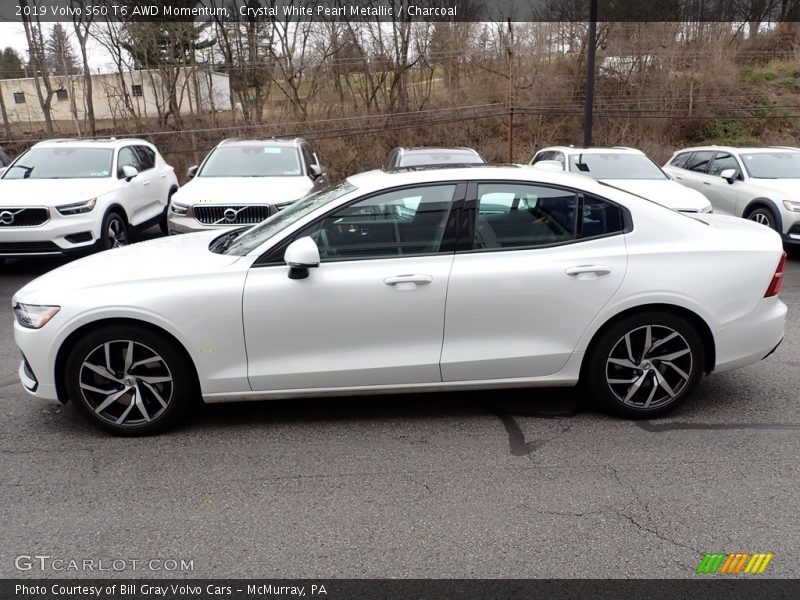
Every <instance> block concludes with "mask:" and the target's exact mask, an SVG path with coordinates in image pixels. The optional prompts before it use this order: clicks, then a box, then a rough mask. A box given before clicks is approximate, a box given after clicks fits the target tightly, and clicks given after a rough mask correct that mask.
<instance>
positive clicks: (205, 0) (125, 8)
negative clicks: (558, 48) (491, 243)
mask: <svg viewBox="0 0 800 600" xmlns="http://www.w3.org/2000/svg"><path fill="white" fill-rule="evenodd" d="M589 12H590V0H570V1H566V0H494V1H484V0H149V1H148V0H87V1H85V2H78V1H75V0H3V1H2V2H0V22H19V23H21V22H22V19H23V17H24V18H27V19H30V20H39V21H42V22H48V21H49V22H55V21H62V22H63V21H67V22H69V21H73V20H76V21H84V22H85V21H88V20H91V21H94V22H103V21H109V22H161V21H181V22H183V21H198V22H199V21H205V22H213V21H219V22H236V21H239V22H247V21H273V22H278V23H287V22H298V21H311V22H321V23H322V22H330V21H348V22H375V21H382V22H391V21H431V22H437V21H438V22H442V21H452V22H496V23H505V22H507V21H508V20H511V21H515V22H533V21H539V22H544V21H573V22H579V21H588V20H589ZM597 18H598V20H599V21H601V22H611V21H628V22H665V21H680V22H696V23H699V22H709V21H721V22H739V23H751V22H758V23H777V22H782V21H785V22H788V21H792V22H798V21H800V0H782V1H781V2H765V1H764V0H739V1H737V2H733V1H732V0H703V1H700V2H699V1H698V0H598V7H597Z"/></svg>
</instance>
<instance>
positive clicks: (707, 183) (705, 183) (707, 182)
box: [703, 181, 711, 185]
mask: <svg viewBox="0 0 800 600" xmlns="http://www.w3.org/2000/svg"><path fill="white" fill-rule="evenodd" d="M703 185H711V182H710V181H704V182H703Z"/></svg>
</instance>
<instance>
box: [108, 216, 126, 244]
mask: <svg viewBox="0 0 800 600" xmlns="http://www.w3.org/2000/svg"><path fill="white" fill-rule="evenodd" d="M107 235H108V247H109V248H119V247H120V246H125V245H127V244H128V232H127V230H126V228H125V224H124V223H123V222H122V220H121V219H120V218H119V217H112V218H111V219H110V220H109V221H108V229H107Z"/></svg>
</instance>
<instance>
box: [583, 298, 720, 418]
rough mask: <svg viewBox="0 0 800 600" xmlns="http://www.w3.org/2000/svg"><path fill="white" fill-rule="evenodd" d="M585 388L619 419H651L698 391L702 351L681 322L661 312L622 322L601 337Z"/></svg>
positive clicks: (689, 326) (692, 331)
mask: <svg viewBox="0 0 800 600" xmlns="http://www.w3.org/2000/svg"><path fill="white" fill-rule="evenodd" d="M588 360H589V363H588V370H587V373H586V375H587V377H586V379H587V383H588V384H589V386H590V388H591V393H592V396H593V397H594V398H595V399H596V400H597V402H598V403H599V404H600V406H601V407H602V408H604V409H606V410H608V411H609V412H613V413H615V414H618V415H620V416H624V417H629V418H634V419H643V418H652V417H656V416H659V415H662V414H664V413H667V412H669V411H671V410H674V409H675V408H677V407H678V406H679V405H680V404H681V403H682V402H683V401H684V400H685V399H686V398H687V397H688V396H689V395H690V394H691V392H692V390H694V388H695V387H697V384H698V383H699V381H700V377H701V375H702V372H703V364H704V360H705V359H704V348H703V342H702V340H701V339H700V336H699V334H698V333H697V331H696V329H695V327H694V326H693V325H692V324H691V323H689V322H688V321H687V320H686V319H684V318H682V317H680V316H678V315H675V314H672V313H669V312H661V311H653V312H643V313H638V314H633V315H630V316H628V317H625V318H623V319H622V320H620V321H619V322H617V323H615V324H614V325H613V326H611V327H610V328H608V329H607V330H606V331H605V332H603V333H602V334H601V335H600V338H599V339H598V340H597V342H596V343H595V344H594V346H593V349H592V351H591V354H590V356H589V359H588Z"/></svg>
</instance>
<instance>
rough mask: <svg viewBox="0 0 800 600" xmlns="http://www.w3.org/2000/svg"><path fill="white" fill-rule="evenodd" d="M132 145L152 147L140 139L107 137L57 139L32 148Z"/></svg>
mask: <svg viewBox="0 0 800 600" xmlns="http://www.w3.org/2000/svg"><path fill="white" fill-rule="evenodd" d="M132 144H147V145H148V146H152V144H151V143H150V142H148V141H147V140H143V139H141V138H116V137H109V138H58V139H52V140H42V141H41V142H37V143H36V144H34V145H33V146H32V147H33V148H37V147H44V146H57V147H62V146H64V147H75V148H86V147H90V146H95V147H98V148H119V147H122V146H130V145H132Z"/></svg>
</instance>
